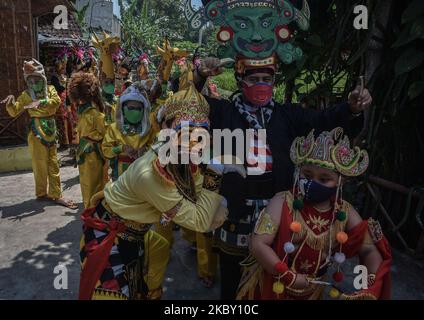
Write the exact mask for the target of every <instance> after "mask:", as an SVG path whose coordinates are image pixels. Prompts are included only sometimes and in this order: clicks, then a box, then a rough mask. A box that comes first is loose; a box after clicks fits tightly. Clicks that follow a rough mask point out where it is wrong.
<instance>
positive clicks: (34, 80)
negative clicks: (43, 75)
mask: <svg viewBox="0 0 424 320" xmlns="http://www.w3.org/2000/svg"><path fill="white" fill-rule="evenodd" d="M28 87H29V88H30V89H31V90H33V91H34V92H35V93H39V92H41V91H43V89H44V81H43V79H40V78H39V77H30V78H28Z"/></svg>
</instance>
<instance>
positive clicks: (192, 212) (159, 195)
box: [130, 171, 222, 232]
mask: <svg viewBox="0 0 424 320" xmlns="http://www.w3.org/2000/svg"><path fill="white" fill-rule="evenodd" d="M133 182H134V184H133V186H132V187H131V188H130V189H132V190H133V191H134V193H135V194H136V196H137V197H139V198H141V199H145V201H146V202H148V203H149V204H150V205H152V206H153V207H155V208H156V210H158V211H159V212H161V213H165V212H168V211H170V210H171V209H173V208H174V207H176V206H177V205H180V208H179V210H178V212H177V214H176V215H175V216H174V217H173V219H172V221H174V222H175V223H177V224H179V225H181V226H182V227H185V228H187V229H190V230H193V231H197V232H207V231H209V230H210V227H211V225H212V221H213V218H214V216H215V213H216V212H217V210H218V209H219V208H220V206H221V201H222V196H220V195H219V194H217V193H214V192H211V191H208V190H206V189H202V190H201V191H200V192H199V193H198V194H197V201H196V202H195V203H193V202H191V201H189V200H187V199H185V198H184V197H183V196H182V195H181V194H180V192H179V191H178V189H177V188H176V187H175V186H172V185H169V184H166V182H164V181H162V180H161V177H159V176H158V175H157V173H155V172H153V171H147V172H144V173H142V174H140V175H139V177H137V178H135V179H133Z"/></svg>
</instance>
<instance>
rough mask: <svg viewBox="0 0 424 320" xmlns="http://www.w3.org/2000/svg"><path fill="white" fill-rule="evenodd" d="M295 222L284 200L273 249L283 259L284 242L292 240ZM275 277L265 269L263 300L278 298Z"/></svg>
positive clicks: (261, 297)
mask: <svg viewBox="0 0 424 320" xmlns="http://www.w3.org/2000/svg"><path fill="white" fill-rule="evenodd" d="M292 222H293V216H292V214H291V212H290V209H289V207H288V205H287V203H286V201H284V204H283V207H282V209H281V220H280V228H279V230H278V234H277V238H276V239H275V240H274V245H273V249H274V251H275V252H276V253H277V255H278V256H279V257H280V259H281V260H282V259H283V258H284V254H283V253H284V251H283V250H282V248H284V244H285V243H286V242H288V241H290V240H291V232H290V228H289V227H290V224H291V223H292ZM274 282H275V279H274V277H273V275H272V274H269V273H268V272H265V271H264V278H263V292H262V295H261V296H260V297H258V298H259V299H261V300H278V298H279V297H278V295H277V294H276V293H275V292H274V291H273V290H272V286H273V285H274ZM281 296H282V295H280V297H281Z"/></svg>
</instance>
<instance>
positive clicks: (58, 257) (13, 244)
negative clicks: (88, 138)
mask: <svg viewBox="0 0 424 320" xmlns="http://www.w3.org/2000/svg"><path fill="white" fill-rule="evenodd" d="M61 175H62V185H63V189H64V192H65V195H66V196H67V197H70V198H72V199H74V200H76V201H77V202H79V203H80V208H81V207H82V205H81V196H80V189H79V184H78V171H77V170H76V169H74V168H73V167H64V168H61ZM33 190H34V183H33V177H32V173H31V172H23V173H13V174H1V175H0V299H76V297H77V293H78V282H79V258H78V250H79V239H80V235H81V223H80V221H79V212H77V211H71V210H68V209H66V208H63V207H58V206H55V205H52V204H51V203H48V202H38V201H34V200H33V196H32V195H33ZM176 238H177V239H179V236H178V234H177V235H176ZM195 260H196V259H195V253H194V251H192V250H191V249H190V247H189V245H188V244H187V243H186V242H184V241H183V240H177V241H176V244H175V245H174V248H173V250H172V257H171V261H170V264H169V266H168V274H167V277H166V280H165V284H164V288H165V294H164V299H181V300H185V299H218V297H219V288H218V286H217V285H215V286H214V287H213V288H212V289H206V288H204V287H203V286H202V285H201V284H200V282H199V281H198V279H197V275H196V271H195V263H196V262H195ZM59 263H62V264H65V265H67V268H68V279H69V281H68V289H67V290H56V289H54V286H53V282H54V278H55V276H57V275H56V274H54V272H53V271H54V268H55V267H56V266H57V265H58V264H59ZM346 269H347V270H349V269H350V268H349V267H347V268H346ZM423 271H424V270H423V267H422V266H420V265H419V264H418V263H417V262H415V261H413V260H412V259H410V258H409V257H407V256H404V255H401V254H399V253H396V254H395V263H394V266H393V270H392V274H393V283H394V290H393V297H394V298H396V299H424V272H423ZM344 287H347V286H346V285H345V286H344Z"/></svg>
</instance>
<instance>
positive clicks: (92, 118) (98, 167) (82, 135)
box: [69, 71, 106, 208]
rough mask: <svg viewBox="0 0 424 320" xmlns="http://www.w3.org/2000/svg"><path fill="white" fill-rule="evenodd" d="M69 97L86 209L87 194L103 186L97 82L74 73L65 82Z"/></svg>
mask: <svg viewBox="0 0 424 320" xmlns="http://www.w3.org/2000/svg"><path fill="white" fill-rule="evenodd" d="M69 96H70V98H71V101H72V102H73V103H75V104H76V105H77V108H78V124H77V132H78V136H79V146H78V150H77V163H78V169H79V173H80V184H81V193H82V198H83V202H84V207H85V208H88V207H89V204H90V199H91V197H92V196H93V195H95V194H96V193H98V192H100V191H102V190H103V187H104V185H105V181H104V165H105V161H104V159H103V156H102V152H101V143H102V140H103V137H104V135H105V131H106V128H105V122H104V114H103V113H102V111H103V110H104V107H103V103H102V100H101V98H100V87H99V81H98V80H97V78H96V77H95V76H94V75H93V74H91V73H85V72H82V71H80V72H77V73H74V74H73V75H72V77H71V80H70V82H69Z"/></svg>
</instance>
